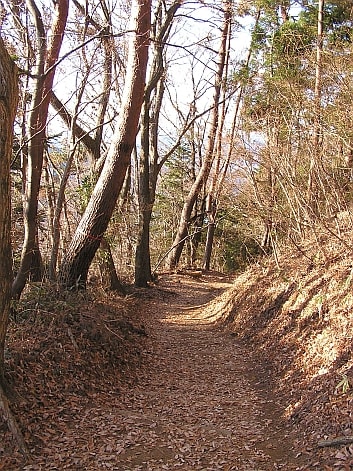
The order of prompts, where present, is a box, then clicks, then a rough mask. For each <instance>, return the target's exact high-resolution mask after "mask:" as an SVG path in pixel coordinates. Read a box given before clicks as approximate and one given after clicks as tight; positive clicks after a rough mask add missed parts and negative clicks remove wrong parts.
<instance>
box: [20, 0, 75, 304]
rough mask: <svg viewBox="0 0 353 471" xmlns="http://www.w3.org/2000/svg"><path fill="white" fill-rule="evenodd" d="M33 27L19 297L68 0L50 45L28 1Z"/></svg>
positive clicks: (31, 242) (63, 0)
mask: <svg viewBox="0 0 353 471" xmlns="http://www.w3.org/2000/svg"><path fill="white" fill-rule="evenodd" d="M27 6H28V9H29V10H30V12H31V14H32V16H33V20H34V23H35V26H36V34H37V42H38V63H37V67H36V69H37V70H36V77H37V78H36V84H35V89H34V91H33V99H32V109H31V112H30V116H29V125H28V167H27V178H26V189H25V201H24V229H25V235H24V243H23V248H22V254H21V263H20V268H19V271H18V273H17V275H16V278H15V280H14V283H13V286H12V293H13V295H14V296H15V297H20V296H21V293H22V290H23V288H24V286H25V284H26V281H27V278H28V275H29V273H30V270H31V265H32V260H33V253H34V250H35V244H36V234H37V213H38V195H39V189H40V180H41V174H42V166H43V153H44V146H45V138H46V136H45V128H46V124H47V117H48V109H49V102H50V96H51V90H52V87H53V81H54V75H55V63H56V61H57V59H58V57H59V52H60V48H61V44H62V41H63V36H64V31H65V26H66V20H67V15H68V10H69V0H58V1H57V2H55V8H56V17H55V20H54V23H53V26H52V29H51V34H50V43H49V45H47V42H46V32H45V28H44V24H43V21H42V18H41V15H40V12H39V10H38V8H37V5H36V4H35V2H34V0H27Z"/></svg>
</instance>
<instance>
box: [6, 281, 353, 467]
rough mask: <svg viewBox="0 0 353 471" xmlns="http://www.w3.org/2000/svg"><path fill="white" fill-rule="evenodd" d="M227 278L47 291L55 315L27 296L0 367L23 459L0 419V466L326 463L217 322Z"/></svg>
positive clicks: (250, 356) (263, 370)
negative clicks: (63, 293)
mask: <svg viewBox="0 0 353 471" xmlns="http://www.w3.org/2000/svg"><path fill="white" fill-rule="evenodd" d="M231 283H232V282H231V280H230V279H227V278H226V277H225V276H223V275H220V274H217V273H211V274H208V275H204V274H203V275H201V274H200V273H195V274H193V273H191V274H188V275H187V274H185V273H184V274H174V275H165V276H162V277H161V278H160V280H159V283H158V285H157V286H156V287H154V288H150V289H146V290H137V291H135V292H133V293H132V294H131V295H130V296H128V297H127V298H125V299H121V298H118V297H116V298H115V297H114V296H113V295H112V296H110V297H109V298H108V297H106V298H105V299H104V300H103V301H102V300H101V301H99V302H98V301H97V300H94V299H93V300H92V299H87V298H84V295H82V299H77V296H76V298H75V299H71V300H70V299H67V298H66V299H60V298H58V299H57V300H56V301H55V302H56V304H57V305H56V309H57V311H58V312H60V310H61V314H55V315H53V314H51V313H50V312H48V311H46V310H45V305H46V303H48V306H50V305H52V303H53V299H52V298H51V297H50V296H49V295H48V294H46V293H44V292H40V293H39V295H38V296H39V297H40V303H39V301H38V299H39V298H38V297H36V299H32V308H29V307H28V306H30V305H31V304H30V303H29V302H28V299H27V303H26V306H27V309H26V310H23V311H21V312H19V314H18V317H17V318H16V319H15V322H13V324H12V325H11V328H10V332H9V350H8V352H7V370H8V381H9V383H10V384H11V385H12V386H13V387H14V390H15V394H14V395H13V400H12V408H13V410H14V413H15V415H16V417H17V418H18V420H19V422H20V425H21V428H22V430H23V432H24V436H25V439H26V441H27V443H28V445H29V448H30V451H31V461H29V462H25V461H24V460H23V457H22V456H21V454H20V453H19V451H18V449H17V446H16V443H14V441H13V439H12V436H11V434H10V433H9V432H8V430H7V429H6V425H5V423H3V422H1V420H0V437H3V440H1V441H0V469H1V470H5V471H20V470H22V471H30V470H46V471H47V470H48V471H49V470H65V469H69V470H76V471H81V470H82V471H83V470H87V471H89V470H92V471H93V470H121V471H138V470H141V471H142V470H143V471H148V470H149V471H159V470H172V469H173V470H174V469H180V470H190V471H192V470H195V471H196V470H200V471H201V470H203V471H207V470H210V471H217V470H219V471H221V470H222V471H230V470H241V471H275V470H288V471H291V470H293V471H294V470H324V469H328V470H329V469H331V468H330V467H328V466H327V467H325V466H324V465H323V464H322V462H321V464H319V462H317V463H315V458H314V459H313V455H312V453H311V454H310V449H309V451H308V450H307V444H306V443H305V442H303V441H302V440H301V437H300V436H298V433H300V432H298V429H296V430H293V429H292V427H291V423H290V422H288V421H285V420H284V408H285V405H286V398H285V397H284V396H281V391H280V390H278V388H277V390H275V389H276V388H274V385H273V379H271V378H272V376H271V372H270V370H271V366H270V365H268V364H267V363H266V362H265V361H261V358H259V357H258V356H256V354H255V352H254V351H252V347H251V346H250V345H246V343H244V342H243V341H242V340H240V339H238V337H237V336H236V335H233V334H232V332H231V331H230V330H225V329H224V326H222V324H220V323H219V320H220V318H221V317H222V313H221V312H219V310H217V309H216V307H217V305H218V303H217V299H218V298H219V296H220V295H221V294H222V293H223V292H224V291H225V290H226V289H227V288H230V286H231ZM38 289H39V288H38ZM46 296H49V299H47V298H46ZM73 297H75V296H74V295H73ZM39 304H40V309H39ZM344 466H345V465H344V464H343V465H342V467H341V468H336V467H335V468H334V469H335V470H336V469H342V470H346V469H348V470H349V469H352V468H350V467H349V465H347V466H348V467H344ZM332 469H333V468H332Z"/></svg>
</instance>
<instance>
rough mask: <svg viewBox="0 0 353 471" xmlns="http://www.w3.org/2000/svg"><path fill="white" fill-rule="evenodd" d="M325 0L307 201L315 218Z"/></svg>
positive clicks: (319, 23) (321, 9) (321, 0)
mask: <svg viewBox="0 0 353 471" xmlns="http://www.w3.org/2000/svg"><path fill="white" fill-rule="evenodd" d="M323 23H324V0H319V3H318V16H317V45H316V67H315V90H314V130H313V151H312V152H313V153H312V156H311V159H310V167H309V176H308V189H307V200H308V210H309V211H310V212H311V213H312V215H314V216H318V214H319V201H318V199H319V197H318V188H317V187H315V183H316V180H317V172H318V163H319V158H320V145H321V142H320V141H321V95H322V54H323Z"/></svg>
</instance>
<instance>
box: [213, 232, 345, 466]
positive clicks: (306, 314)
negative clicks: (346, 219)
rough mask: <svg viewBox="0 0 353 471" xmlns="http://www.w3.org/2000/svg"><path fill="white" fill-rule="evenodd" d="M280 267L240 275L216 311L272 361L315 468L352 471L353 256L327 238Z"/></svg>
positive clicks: (301, 446) (291, 420) (275, 380)
mask: <svg viewBox="0 0 353 471" xmlns="http://www.w3.org/2000/svg"><path fill="white" fill-rule="evenodd" d="M321 244H322V245H321V248H320V247H319V248H317V247H318V246H317V245H316V244H314V245H313V246H307V247H305V248H303V249H302V254H299V253H298V252H297V253H295V254H292V255H291V256H290V257H288V255H286V254H284V255H283V256H282V257H280V258H279V260H278V264H276V263H275V262H274V261H273V260H272V261H271V260H267V261H266V260H265V261H263V262H262V263H261V264H259V265H257V266H253V267H252V268H250V269H249V270H247V271H246V272H245V273H244V274H243V275H241V276H239V277H238V278H237V279H236V281H235V283H234V286H233V287H232V289H231V290H230V291H228V292H227V293H225V294H224V295H223V296H222V301H221V300H218V302H217V305H216V306H214V308H213V307H212V306H211V307H210V310H211V311H212V312H213V315H215V317H217V316H219V315H220V316H223V325H225V326H226V327H227V329H228V330H230V331H231V332H232V333H233V335H234V336H236V337H237V338H238V339H240V340H241V341H242V342H244V344H246V345H247V346H248V347H249V346H250V348H252V349H253V351H254V354H255V356H257V357H258V358H260V359H261V362H263V361H266V362H267V363H268V365H269V374H270V375H271V378H272V384H273V386H274V388H275V392H276V393H277V395H278V396H279V397H281V398H282V405H283V407H284V408H285V418H286V420H287V422H288V424H290V425H291V426H292V427H293V430H294V432H295V433H296V434H297V437H298V442H297V447H298V450H300V451H301V452H302V453H303V454H304V455H307V456H308V457H310V463H311V464H310V466H309V468H308V469H311V470H323V469H325V470H327V471H329V470H333V469H334V470H351V469H353V446H352V444H347V445H342V444H341V445H340V444H338V445H336V446H330V447H324V448H322V449H321V448H319V447H318V444H319V442H322V441H325V440H331V439H336V438H342V437H345V438H346V439H347V441H350V439H352V442H353V394H352V393H353V357H352V349H353V344H352V338H353V337H352V336H353V334H352V332H353V313H352V307H353V291H352V289H353V283H352V280H353V268H352V260H351V254H350V252H349V251H347V248H346V247H344V246H343V245H342V244H340V243H339V241H337V243H334V242H333V241H332V240H327V239H324V238H323V239H322V240H321Z"/></svg>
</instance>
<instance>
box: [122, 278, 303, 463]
mask: <svg viewBox="0 0 353 471" xmlns="http://www.w3.org/2000/svg"><path fill="white" fill-rule="evenodd" d="M226 286H227V284H226V283H225V282H224V281H223V282H222V281H217V280H214V279H213V280H212V282H209V281H207V279H205V280H204V281H201V280H198V281H193V280H191V279H189V278H185V277H179V279H178V277H175V278H174V280H173V281H171V280H170V279H169V281H168V283H167V284H164V283H163V282H162V284H161V285H160V291H159V292H160V295H161V296H160V298H159V299H153V300H151V301H149V302H148V304H147V309H148V311H149V312H146V314H147V315H148V316H149V319H150V322H149V325H148V331H149V333H150V344H151V351H149V352H146V353H145V355H146V356H148V357H149V359H148V364H149V366H148V368H147V369H146V370H145V371H144V375H143V377H142V378H141V380H140V382H139V384H138V386H136V388H133V389H132V390H130V391H126V392H125V394H124V399H123V404H122V409H121V410H120V411H116V414H117V415H118V417H120V420H121V423H122V424H123V426H122V427H123V429H122V431H121V432H122V433H121V438H120V440H119V443H118V450H117V451H118V453H119V457H118V462H119V465H118V467H117V468H116V467H114V469H119V470H120V469H121V470H129V471H137V470H146V471H147V470H151V471H152V470H153V471H156V470H172V469H173V470H174V469H180V470H190V471H191V470H203V471H206V470H212V471H217V470H224V471H228V470H243V471H247V470H249V471H250V470H252V471H265V470H268V471H270V470H271V471H273V470H276V469H284V470H295V469H299V468H298V467H297V466H296V464H295V463H293V461H295V460H291V458H290V455H291V453H290V451H289V450H290V443H289V440H288V439H287V438H286V437H285V434H284V431H283V428H282V429H281V426H280V422H279V418H278V414H279V411H278V409H277V408H276V404H274V403H273V402H271V398H270V397H266V398H264V395H263V394H261V393H259V392H257V391H256V388H255V387H254V375H253V374H252V372H251V371H249V368H250V366H249V365H250V364H251V363H250V362H249V361H248V359H247V356H246V353H245V351H244V350H243V349H242V348H241V347H240V346H239V345H237V344H236V341H235V339H234V338H233V337H231V336H230V335H228V334H227V333H225V332H222V331H219V330H217V329H216V328H215V327H214V326H213V325H212V322H213V321H214V319H213V318H212V312H210V310H208V309H206V304H207V302H209V301H210V300H211V299H212V298H213V297H215V296H216V295H217V294H219V293H220V291H221V290H222V289H224V288H225V287H226ZM261 396H262V397H261Z"/></svg>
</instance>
